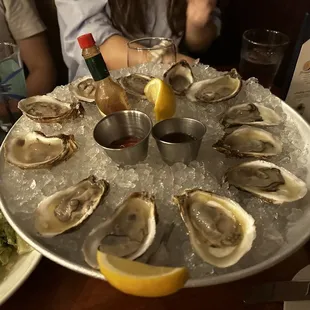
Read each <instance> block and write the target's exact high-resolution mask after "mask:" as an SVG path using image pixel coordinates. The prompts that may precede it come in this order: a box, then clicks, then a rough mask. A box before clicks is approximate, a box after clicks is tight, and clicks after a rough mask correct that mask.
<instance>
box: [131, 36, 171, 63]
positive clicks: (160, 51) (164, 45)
mask: <svg viewBox="0 0 310 310" xmlns="http://www.w3.org/2000/svg"><path fill="white" fill-rule="evenodd" d="M148 62H153V63H164V64H172V63H174V62H176V46H175V44H174V43H173V41H172V40H171V39H166V38H159V37H148V38H141V39H136V40H133V41H130V42H128V43H127V66H128V67H131V66H135V65H138V64H143V63H148Z"/></svg>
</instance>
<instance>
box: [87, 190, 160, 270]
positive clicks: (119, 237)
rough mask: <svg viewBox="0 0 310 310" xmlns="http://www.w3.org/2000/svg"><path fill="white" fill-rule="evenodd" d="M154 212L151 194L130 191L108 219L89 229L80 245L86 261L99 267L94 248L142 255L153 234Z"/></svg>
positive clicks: (110, 252) (126, 256)
mask: <svg viewBox="0 0 310 310" xmlns="http://www.w3.org/2000/svg"><path fill="white" fill-rule="evenodd" d="M155 216H156V206H155V202H154V197H153V196H150V195H149V194H148V193H146V192H141V193H133V194H131V195H130V196H129V197H128V198H127V199H126V200H124V202H123V203H122V204H121V205H119V206H118V207H117V209H116V211H115V212H114V214H113V215H112V216H111V217H110V218H109V219H107V220H106V221H104V222H103V223H101V224H100V225H99V226H98V227H96V228H94V229H93V230H92V231H91V232H90V234H89V235H88V237H87V238H86V240H85V242H84V245H83V249H82V251H83V254H84V259H85V261H86V262H87V263H88V264H89V265H90V266H91V267H93V268H95V269H98V265H97V259H96V255H97V250H100V251H102V252H105V253H109V254H112V255H116V256H119V257H125V258H128V259H131V260H134V259H136V258H137V257H139V256H141V255H142V254H143V253H144V252H145V251H146V250H147V249H148V247H149V246H150V245H151V244H152V242H153V240H154V238H155V233H156V221H155Z"/></svg>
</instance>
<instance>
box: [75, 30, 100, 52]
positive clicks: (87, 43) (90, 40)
mask: <svg viewBox="0 0 310 310" xmlns="http://www.w3.org/2000/svg"><path fill="white" fill-rule="evenodd" d="M77 40H78V42H79V45H80V47H81V48H82V49H83V48H88V47H92V46H94V45H95V44H96V42H95V40H94V37H93V35H92V34H91V33H86V34H83V35H82V36H80V37H78V38H77Z"/></svg>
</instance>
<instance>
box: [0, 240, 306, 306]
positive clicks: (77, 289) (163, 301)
mask: <svg viewBox="0 0 310 310" xmlns="http://www.w3.org/2000/svg"><path fill="white" fill-rule="evenodd" d="M309 263H310V243H308V244H307V245H306V246H305V247H303V248H302V249H301V250H299V251H298V252H296V253H295V254H293V255H292V256H291V257H289V258H288V259H286V260H285V261H284V262H282V263H280V264H278V265H276V266H275V267H273V268H271V269H269V270H267V271H265V272H262V273H260V274H258V275H255V276H253V277H250V278H248V279H244V280H241V281H237V282H232V283H228V284H223V285H218V286H211V287H203V288H191V289H183V290H181V291H180V292H178V293H176V294H174V295H171V296H168V297H163V298H155V299H148V298H138V297H133V296H127V295H125V294H123V293H121V292H119V291H117V290H116V289H114V288H113V287H111V286H110V285H109V284H107V283H106V282H104V281H100V280H95V279H92V278H88V277H86V276H84V275H81V274H78V273H75V272H72V271H70V270H67V269H65V268H63V267H61V266H59V265H56V264H54V263H53V262H51V261H49V260H47V259H43V260H42V261H41V263H40V264H39V266H38V268H37V269H36V270H35V271H34V272H33V274H32V275H31V276H30V277H29V279H28V280H27V281H26V282H25V283H24V285H23V286H22V287H21V288H20V289H19V290H18V291H17V292H16V293H15V295H13V296H12V297H11V298H10V299H9V300H8V301H7V302H6V303H5V304H4V305H3V306H2V307H1V310H17V309H22V310H28V309H33V310H37V309H38V310H86V309H89V310H103V309H104V310H106V309H109V310H110V309H113V310H114V309H115V310H121V309H126V310H170V309H171V310H182V309H184V310H198V309H199V310H200V309H203V310H208V309H210V310H237V309H238V310H242V309H250V310H282V309H283V308H282V303H273V304H262V305H250V306H249V305H244V304H243V296H244V292H245V290H246V289H247V288H248V287H249V285H252V284H259V283H263V282H265V281H275V280H290V279H292V277H293V276H294V275H295V274H296V273H297V272H298V271H299V270H300V269H301V268H303V267H304V266H306V265H308V264H309Z"/></svg>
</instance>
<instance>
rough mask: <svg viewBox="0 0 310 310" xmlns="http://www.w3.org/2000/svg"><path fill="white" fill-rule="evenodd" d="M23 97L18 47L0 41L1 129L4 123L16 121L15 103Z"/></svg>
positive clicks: (22, 71)
mask: <svg viewBox="0 0 310 310" xmlns="http://www.w3.org/2000/svg"><path fill="white" fill-rule="evenodd" d="M25 97H26V83H25V75H24V70H23V64H22V61H21V58H20V52H19V48H18V46H17V45H15V44H12V43H6V42H1V43H0V117H1V119H2V121H1V123H2V125H1V128H2V129H3V127H6V126H5V125H7V126H10V125H11V124H13V123H14V122H15V121H16V119H17V117H15V115H16V113H17V114H19V115H20V113H19V110H18V109H17V103H18V101H19V100H21V99H23V98H25ZM14 114H15V115H14ZM6 123H7V124H6ZM3 130H4V129H3Z"/></svg>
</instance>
